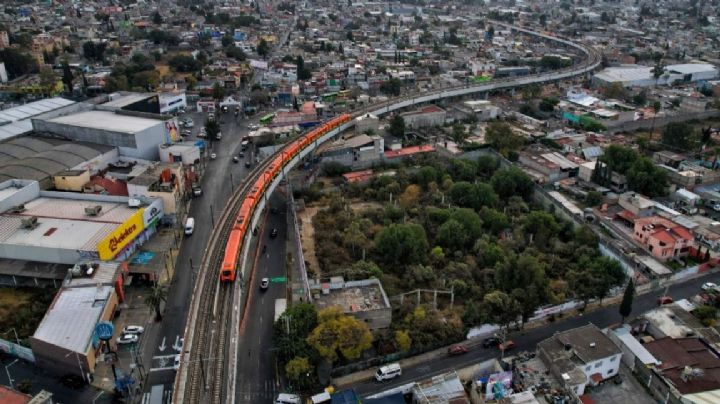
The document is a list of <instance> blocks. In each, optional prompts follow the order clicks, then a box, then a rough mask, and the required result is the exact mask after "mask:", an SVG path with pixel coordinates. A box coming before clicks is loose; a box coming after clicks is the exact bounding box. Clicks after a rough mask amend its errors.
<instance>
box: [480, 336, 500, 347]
mask: <svg viewBox="0 0 720 404" xmlns="http://www.w3.org/2000/svg"><path fill="white" fill-rule="evenodd" d="M482 345H483V348H490V347H495V346H498V345H500V338H498V337H488V338H485V339H484V340H483V342H482Z"/></svg>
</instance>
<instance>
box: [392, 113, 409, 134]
mask: <svg viewBox="0 0 720 404" xmlns="http://www.w3.org/2000/svg"><path fill="white" fill-rule="evenodd" d="M388 133H389V134H391V135H392V136H395V137H403V136H405V119H403V117H402V116H400V115H399V114H396V115H395V116H393V118H392V120H390V127H389V128H388Z"/></svg>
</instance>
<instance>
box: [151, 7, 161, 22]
mask: <svg viewBox="0 0 720 404" xmlns="http://www.w3.org/2000/svg"><path fill="white" fill-rule="evenodd" d="M152 21H153V24H155V25H160V24H162V22H163V18H162V16H161V15H160V12H159V11H157V10H156V11H155V12H154V13H153V16H152Z"/></svg>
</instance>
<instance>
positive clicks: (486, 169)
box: [477, 155, 500, 179]
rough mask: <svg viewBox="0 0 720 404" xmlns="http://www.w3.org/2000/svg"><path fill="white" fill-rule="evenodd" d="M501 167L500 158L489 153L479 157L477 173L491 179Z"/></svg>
mask: <svg viewBox="0 0 720 404" xmlns="http://www.w3.org/2000/svg"><path fill="white" fill-rule="evenodd" d="M498 168H500V160H499V159H497V158H495V157H493V156H489V155H485V156H480V157H478V161H477V173H478V175H479V176H481V177H483V178H485V179H489V178H490V177H492V175H493V174H495V171H497V169H498Z"/></svg>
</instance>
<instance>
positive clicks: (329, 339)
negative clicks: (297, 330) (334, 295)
mask: <svg viewBox="0 0 720 404" xmlns="http://www.w3.org/2000/svg"><path fill="white" fill-rule="evenodd" d="M372 341H373V337H372V333H371V332H370V329H368V326H367V325H366V324H365V323H364V322H361V321H359V320H358V319H356V318H355V317H352V316H348V315H345V314H343V313H342V311H341V309H340V308H339V307H330V308H327V309H324V310H322V311H321V312H320V313H319V315H318V325H317V327H315V329H314V330H313V331H312V332H311V333H310V335H309V336H308V338H307V342H308V344H310V346H312V347H313V348H315V349H316V350H317V351H318V353H319V354H320V356H322V357H323V358H324V359H325V360H326V361H328V362H330V363H333V362H335V360H336V359H337V358H338V351H339V352H340V354H341V355H342V356H343V357H344V358H345V359H349V360H353V359H357V358H359V357H360V355H361V354H362V353H363V351H365V350H366V349H368V348H370V346H372Z"/></svg>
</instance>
